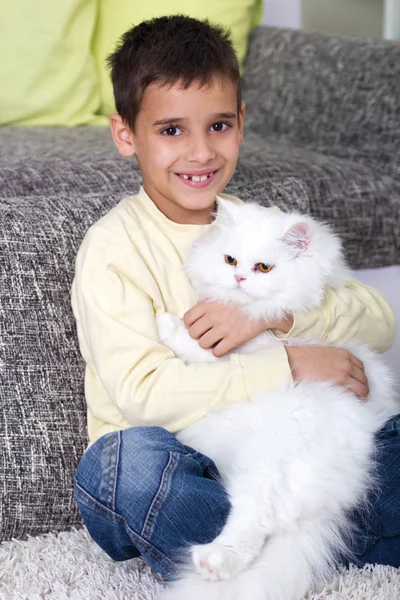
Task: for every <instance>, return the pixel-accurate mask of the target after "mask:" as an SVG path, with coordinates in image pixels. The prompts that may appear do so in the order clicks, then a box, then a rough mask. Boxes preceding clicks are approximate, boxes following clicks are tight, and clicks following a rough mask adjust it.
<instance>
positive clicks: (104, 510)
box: [75, 481, 124, 523]
mask: <svg viewBox="0 0 400 600" xmlns="http://www.w3.org/2000/svg"><path fill="white" fill-rule="evenodd" d="M75 496H76V497H78V496H79V497H80V499H81V501H82V503H83V504H86V506H89V507H90V508H93V509H94V510H95V511H96V512H98V513H100V514H102V515H104V516H107V517H111V518H112V519H113V520H115V521H118V522H120V523H123V522H124V519H123V517H121V515H119V514H118V513H116V512H114V511H113V510H111V509H110V508H108V506H104V504H101V502H99V501H98V500H96V498H93V496H91V495H90V494H89V493H88V492H87V491H86V490H85V489H83V488H82V487H81V486H80V485H79V483H77V482H76V481H75ZM77 499H78V498H77ZM78 506H79V505H78Z"/></svg>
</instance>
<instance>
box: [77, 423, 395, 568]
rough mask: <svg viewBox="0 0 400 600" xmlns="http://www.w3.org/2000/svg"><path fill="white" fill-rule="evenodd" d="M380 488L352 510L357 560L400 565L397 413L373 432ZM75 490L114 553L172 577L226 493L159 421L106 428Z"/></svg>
mask: <svg viewBox="0 0 400 600" xmlns="http://www.w3.org/2000/svg"><path fill="white" fill-rule="evenodd" d="M377 448H378V450H377V452H378V455H377V459H378V472H379V484H380V485H379V493H375V494H373V495H371V498H370V510H369V511H368V513H364V512H361V511H355V512H354V514H353V515H352V520H353V521H354V523H355V524H356V525H357V534H356V535H354V537H353V539H352V541H351V550H352V551H353V553H354V555H355V556H356V560H357V564H359V565H363V564H365V563H380V564H387V565H392V566H396V567H399V566H400V415H398V416H397V417H394V418H392V419H391V420H390V421H388V422H387V423H386V425H385V427H384V428H383V429H382V430H381V431H380V432H379V433H378V434H377ZM75 496H76V500H77V503H78V506H79V509H80V512H81V514H82V517H83V520H84V522H85V525H86V527H87V529H88V531H89V533H90V535H91V536H92V538H93V539H94V540H95V541H96V542H97V544H98V545H99V546H100V547H101V548H102V549H103V550H104V551H105V552H106V553H107V554H108V555H109V556H110V557H111V558H113V559H114V560H117V561H120V560H126V559H129V558H133V557H136V556H140V555H141V556H143V557H144V558H145V559H146V561H147V563H148V564H149V565H150V567H152V569H154V570H155V571H156V572H158V573H159V574H160V575H162V576H163V577H164V578H165V579H167V580H168V579H174V577H175V576H176V574H177V568H178V565H179V562H180V559H181V558H182V554H183V552H184V550H185V549H186V548H187V546H188V545H189V544H202V543H208V542H211V541H212V540H213V539H214V538H215V537H216V536H217V535H218V534H219V533H220V531H221V530H222V528H223V526H224V524H225V522H226V519H227V516H228V513H229V510H230V502H229V499H228V497H227V495H226V493H225V491H224V489H223V487H222V485H221V483H220V481H219V474H218V470H217V468H216V466H215V464H214V463H213V461H212V460H211V459H209V458H207V456H204V455H203V454H201V453H200V452H196V451H195V450H194V449H193V448H190V447H189V446H185V445H183V444H181V443H180V442H179V441H178V440H177V438H176V437H175V436H174V435H172V434H171V433H169V432H168V431H166V430H165V429H163V428H161V427H132V428H130V429H125V430H123V431H118V432H115V433H110V434H107V435H104V436H103V437H101V438H100V439H99V440H97V441H96V442H95V443H94V444H93V445H92V446H90V447H89V448H88V450H87V451H86V452H85V454H84V455H83V457H82V459H81V461H80V463H79V466H78V469H77V473H76V482H75Z"/></svg>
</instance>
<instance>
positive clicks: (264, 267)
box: [256, 263, 274, 273]
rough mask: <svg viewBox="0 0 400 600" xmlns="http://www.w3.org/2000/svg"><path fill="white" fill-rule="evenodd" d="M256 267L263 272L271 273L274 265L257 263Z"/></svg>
mask: <svg viewBox="0 0 400 600" xmlns="http://www.w3.org/2000/svg"><path fill="white" fill-rule="evenodd" d="M256 268H257V269H258V270H259V271H261V273H269V272H270V271H272V269H273V268H274V265H267V264H266V263H257V264H256Z"/></svg>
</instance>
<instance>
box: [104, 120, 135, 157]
mask: <svg viewBox="0 0 400 600" xmlns="http://www.w3.org/2000/svg"><path fill="white" fill-rule="evenodd" d="M110 128H111V135H112V138H113V140H114V144H115V145H116V146H117V149H118V152H119V153H120V154H122V156H133V155H134V154H135V143H134V137H133V133H132V131H131V130H130V129H129V127H128V126H127V125H126V123H124V121H123V120H122V117H121V116H120V115H119V114H118V113H115V114H113V115H110Z"/></svg>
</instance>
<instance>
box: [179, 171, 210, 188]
mask: <svg viewBox="0 0 400 600" xmlns="http://www.w3.org/2000/svg"><path fill="white" fill-rule="evenodd" d="M218 171H219V169H217V170H213V171H209V170H208V171H206V170H205V169H203V170H202V171H192V172H186V173H175V175H177V176H178V177H179V179H180V180H181V181H182V183H184V184H185V185H188V186H190V187H195V188H203V187H206V186H207V185H209V184H210V183H211V181H213V180H214V179H215V176H216V174H217V173H218Z"/></svg>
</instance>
